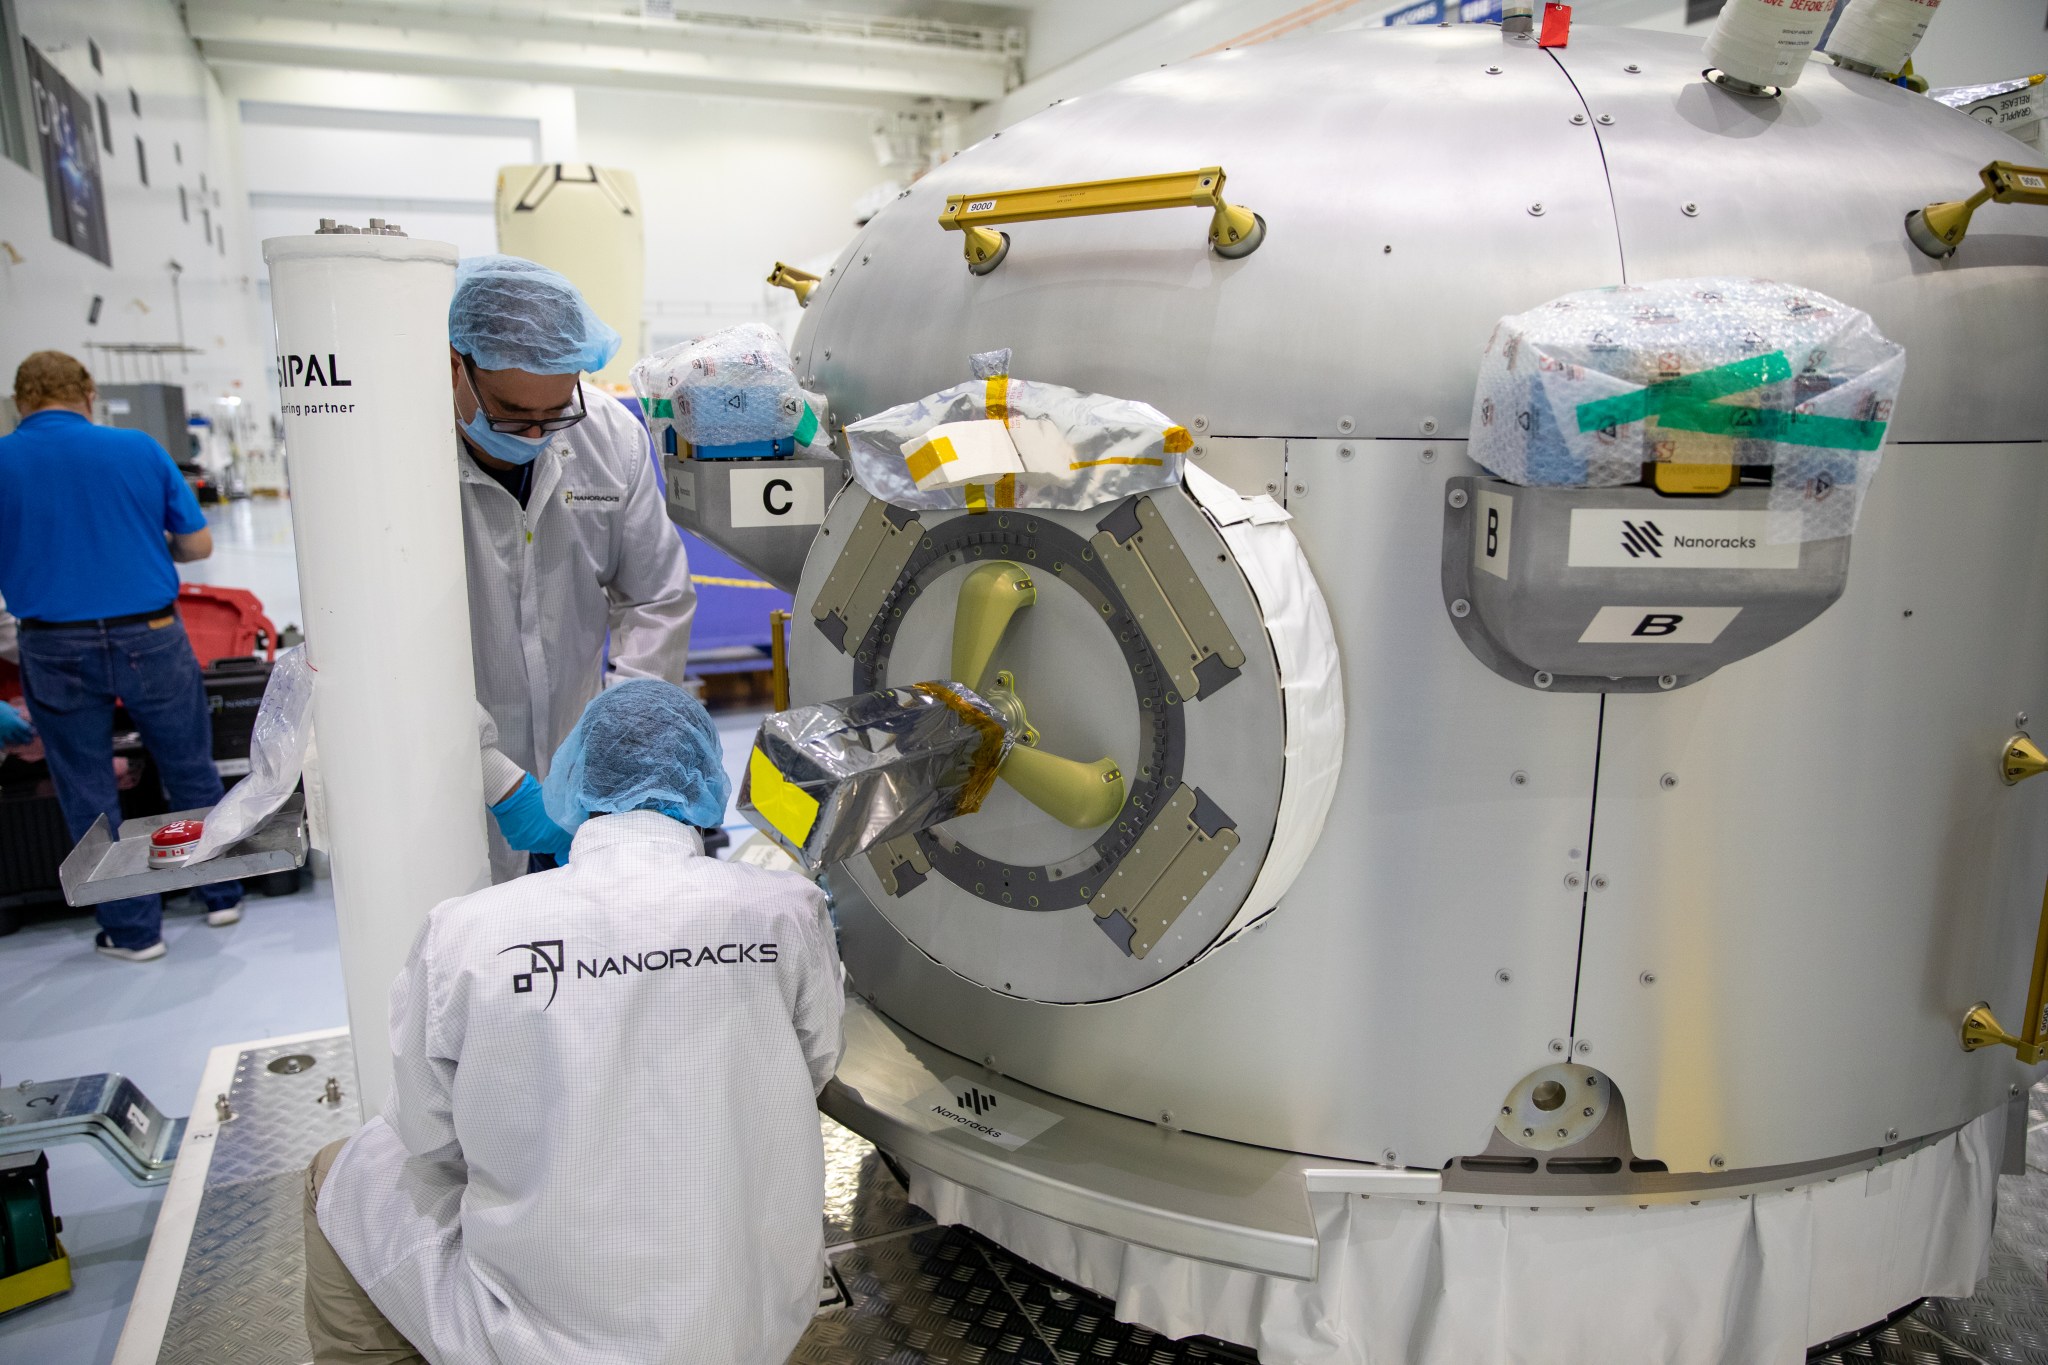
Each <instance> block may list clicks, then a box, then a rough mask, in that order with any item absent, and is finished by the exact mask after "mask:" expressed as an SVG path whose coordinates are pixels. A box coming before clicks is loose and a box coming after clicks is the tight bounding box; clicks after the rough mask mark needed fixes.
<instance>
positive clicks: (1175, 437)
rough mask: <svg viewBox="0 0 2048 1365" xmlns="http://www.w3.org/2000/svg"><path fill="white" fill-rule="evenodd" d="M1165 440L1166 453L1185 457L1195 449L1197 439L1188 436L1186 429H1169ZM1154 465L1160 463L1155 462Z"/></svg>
mask: <svg viewBox="0 0 2048 1365" xmlns="http://www.w3.org/2000/svg"><path fill="white" fill-rule="evenodd" d="M1165 440H1166V453H1167V454H1169V455H1185V454H1187V453H1188V452H1189V451H1190V450H1193V449H1194V448H1195V438H1194V437H1192V436H1190V435H1188V429H1187V428H1186V427H1168V428H1167V429H1166V436H1165ZM1152 463H1154V464H1157V463H1159V462H1158V461H1157V460H1154V461H1153V462H1152Z"/></svg>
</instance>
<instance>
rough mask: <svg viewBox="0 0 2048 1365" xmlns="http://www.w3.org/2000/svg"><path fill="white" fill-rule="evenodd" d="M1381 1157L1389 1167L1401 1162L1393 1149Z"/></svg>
mask: <svg viewBox="0 0 2048 1365" xmlns="http://www.w3.org/2000/svg"><path fill="white" fill-rule="evenodd" d="M1380 1156H1381V1157H1382V1158H1383V1159H1384V1160H1385V1161H1386V1162H1387V1164H1388V1165H1392V1164H1393V1163H1394V1162H1396V1161H1399V1160H1400V1158H1399V1157H1397V1156H1395V1155H1394V1149H1393V1148H1392V1147H1389V1148H1387V1150H1386V1151H1384V1152H1381V1153H1380Z"/></svg>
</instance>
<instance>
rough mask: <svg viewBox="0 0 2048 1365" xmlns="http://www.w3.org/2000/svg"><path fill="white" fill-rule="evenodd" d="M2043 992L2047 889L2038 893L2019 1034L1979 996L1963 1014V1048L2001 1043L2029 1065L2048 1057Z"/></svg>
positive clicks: (2047, 970)
mask: <svg viewBox="0 0 2048 1365" xmlns="http://www.w3.org/2000/svg"><path fill="white" fill-rule="evenodd" d="M2044 994H2048V892H2043V894H2042V896H2041V927H2040V928H2039V929H2037V930H2035V932H2034V974H2033V976H2032V977H2031V978H2029V980H2028V984H2027V1012H2026V1015H2025V1017H2024V1018H2023V1019H2022V1020H2021V1023H2020V1034H2019V1036H2018V1037H2017V1038H2015V1037H2014V1036H2013V1035H2012V1034H2010V1033H2007V1032H2006V1031H2005V1028H2004V1026H2003V1025H2001V1024H2000V1023H1999V1022H1998V1016H1996V1015H1994V1014H1993V1013H1992V1012H1991V1006H1989V1005H1988V1004H1986V1003H1984V1002H1983V1001H1981V1000H1980V1001H1978V1002H1977V1003H1976V1004H1974V1005H1972V1006H1971V1007H1970V1011H1969V1013H1967V1014H1965V1015H1964V1016H1963V1051H1965V1052H1975V1051H1976V1050H1977V1049H1979V1048H1985V1047H1997V1046H1999V1045H2001V1044H2003V1045H2004V1046H2006V1047H2009V1048H2011V1049H2012V1050H2013V1051H2014V1052H2016V1053H2018V1054H2019V1059H2020V1060H2021V1061H2022V1062H2025V1063H2026V1064H2027V1065H2028V1066H2033V1065H2035V1064H2036V1063H2038V1062H2040V1061H2042V1060H2044V1059H2048V1021H2044V1020H2043V1019H2042V1018H2041V1013H2042V1009H2041V1006H2042V997H2043V995H2044Z"/></svg>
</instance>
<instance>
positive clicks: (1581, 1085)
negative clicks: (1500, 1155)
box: [1493, 1062, 1614, 1152]
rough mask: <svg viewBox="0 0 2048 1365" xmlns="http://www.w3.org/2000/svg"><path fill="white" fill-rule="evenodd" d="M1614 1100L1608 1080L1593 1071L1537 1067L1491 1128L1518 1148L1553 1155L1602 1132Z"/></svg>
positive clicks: (1567, 1065)
mask: <svg viewBox="0 0 2048 1365" xmlns="http://www.w3.org/2000/svg"><path fill="white" fill-rule="evenodd" d="M1613 1094H1614V1087H1613V1085H1612V1084H1611V1083H1610V1082H1609V1081H1608V1079H1607V1077H1605V1076H1603V1075H1601V1074H1600V1073H1599V1072H1597V1071H1595V1070H1594V1069H1593V1068H1592V1067H1590V1066H1577V1065H1574V1064H1572V1063H1570V1062H1559V1063H1557V1064H1555V1065H1553V1066H1545V1067H1538V1068H1537V1069H1536V1070H1534V1071H1532V1072H1530V1073H1529V1074H1528V1075H1526V1076H1524V1077H1522V1079H1521V1080H1519V1081H1517V1082H1515V1088H1514V1089H1512V1090H1510V1091H1509V1092H1508V1097H1507V1098H1506V1099H1504V1100H1502V1101H1501V1105H1500V1116H1499V1117H1498V1118H1496V1119H1495V1120H1494V1121H1493V1126H1494V1127H1495V1128H1496V1129H1497V1130H1498V1131H1499V1132H1500V1135H1501V1136H1502V1137H1504V1138H1506V1139H1507V1140H1508V1141H1509V1142H1512V1143H1514V1144H1515V1145H1516V1146H1517V1147H1526V1148H1528V1149H1529V1150H1531V1151H1535V1152H1554V1151H1556V1150H1558V1149H1559V1148H1560V1147H1569V1146H1571V1145H1572V1144H1573V1143H1575V1142H1577V1141H1579V1140H1580V1139H1581V1138H1583V1137H1585V1136H1586V1135H1587V1134H1589V1133H1591V1132H1592V1131H1593V1130H1594V1129H1595V1128H1598V1127H1599V1126H1600V1124H1601V1122H1602V1121H1603V1120H1605V1119H1606V1117H1607V1106H1608V1104H1609V1102H1610V1100H1611V1099H1612V1097H1613Z"/></svg>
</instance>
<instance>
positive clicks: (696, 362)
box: [633, 322, 804, 446]
mask: <svg viewBox="0 0 2048 1365" xmlns="http://www.w3.org/2000/svg"><path fill="white" fill-rule="evenodd" d="M633 392H634V393H636V394H638V395H639V396H640V397H641V398H643V399H648V400H650V401H653V400H660V399H667V400H669V402H670V403H671V404H673V406H674V411H675V425H676V434H677V435H679V436H681V437H682V438H683V439H684V440H686V441H688V442H689V443H690V444H691V445H693V446H734V445H742V444H745V443H746V442H749V441H779V440H781V439H782V438H783V437H785V436H788V435H790V434H792V433H793V432H795V431H796V428H797V423H798V422H800V421H802V420H803V415H804V393H803V389H802V388H801V387H800V386H799V385H798V384H797V381H796V371H795V370H794V369H793V368H792V367H791V365H790V363H789V348H788V347H787V346H784V345H783V344H782V338H781V337H779V336H777V335H776V334H775V332H774V331H773V330H771V329H770V328H767V327H763V326H762V325H761V324H760V323H758V322H747V323H741V324H740V325H739V326H737V327H728V328H726V329H725V330H724V331H721V332H713V333H712V334H711V335H709V336H702V337H698V338H697V339H696V340H695V341H688V342H684V343H683V344H682V345H680V346H671V347H669V348H668V349H667V350H665V351H658V352H656V353H655V354H653V355H651V356H648V357H647V358H646V359H645V360H642V361H641V362H640V363H639V364H637V365H635V366H634V367H633Z"/></svg>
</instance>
